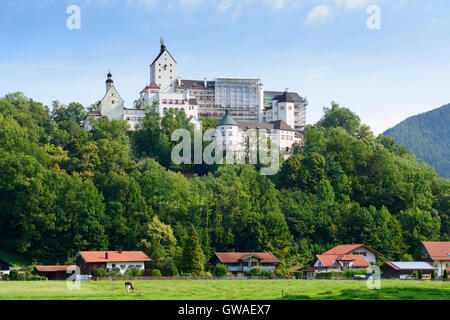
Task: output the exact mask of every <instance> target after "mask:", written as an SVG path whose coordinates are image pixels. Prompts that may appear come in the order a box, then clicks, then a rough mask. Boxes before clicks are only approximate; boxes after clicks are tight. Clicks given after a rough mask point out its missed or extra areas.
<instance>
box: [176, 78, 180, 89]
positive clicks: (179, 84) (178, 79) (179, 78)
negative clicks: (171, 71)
mask: <svg viewBox="0 0 450 320" xmlns="http://www.w3.org/2000/svg"><path fill="white" fill-rule="evenodd" d="M177 81H178V86H179V87H181V78H178V79H177Z"/></svg>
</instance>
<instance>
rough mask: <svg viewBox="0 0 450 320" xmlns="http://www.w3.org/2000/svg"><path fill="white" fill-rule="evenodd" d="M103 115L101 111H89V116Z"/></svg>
mask: <svg viewBox="0 0 450 320" xmlns="http://www.w3.org/2000/svg"><path fill="white" fill-rule="evenodd" d="M101 115H102V114H101V113H100V112H95V111H92V112H89V114H88V116H101Z"/></svg>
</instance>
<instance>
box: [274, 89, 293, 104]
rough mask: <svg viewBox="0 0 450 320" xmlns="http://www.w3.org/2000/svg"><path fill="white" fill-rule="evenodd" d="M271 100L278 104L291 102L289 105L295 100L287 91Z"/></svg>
mask: <svg viewBox="0 0 450 320" xmlns="http://www.w3.org/2000/svg"><path fill="white" fill-rule="evenodd" d="M273 100H277V101H278V102H291V103H294V102H295V100H294V99H293V98H292V97H291V95H290V94H289V92H287V91H285V92H284V93H283V94H282V95H279V96H276V97H274V98H273Z"/></svg>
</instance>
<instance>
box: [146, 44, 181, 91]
mask: <svg viewBox="0 0 450 320" xmlns="http://www.w3.org/2000/svg"><path fill="white" fill-rule="evenodd" d="M176 79H177V62H176V61H175V59H174V58H173V57H172V55H171V54H170V53H169V51H168V50H167V47H166V45H165V43H164V39H163V38H161V50H160V52H159V55H158V56H157V57H156V59H155V60H154V61H153V63H152V64H151V65H150V83H152V82H154V83H156V84H157V85H158V86H159V87H160V88H161V91H163V92H164V91H165V92H175V89H176Z"/></svg>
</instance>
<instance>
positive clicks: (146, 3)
mask: <svg viewBox="0 0 450 320" xmlns="http://www.w3.org/2000/svg"><path fill="white" fill-rule="evenodd" d="M156 1H157V0H127V2H126V5H127V6H129V5H131V4H133V3H137V4H138V5H141V6H143V7H145V8H147V9H148V8H150V7H152V6H153V5H154V4H155V3H156Z"/></svg>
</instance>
